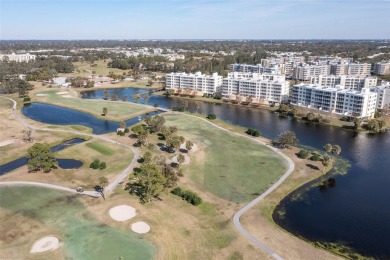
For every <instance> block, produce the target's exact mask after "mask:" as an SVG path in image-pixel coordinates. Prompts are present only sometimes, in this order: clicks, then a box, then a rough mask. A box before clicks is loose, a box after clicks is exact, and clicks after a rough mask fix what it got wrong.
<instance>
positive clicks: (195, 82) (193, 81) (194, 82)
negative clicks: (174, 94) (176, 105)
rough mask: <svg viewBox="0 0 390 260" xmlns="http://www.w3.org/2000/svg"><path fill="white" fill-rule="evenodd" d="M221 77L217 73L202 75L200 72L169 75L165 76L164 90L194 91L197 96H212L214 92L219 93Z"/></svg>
mask: <svg viewBox="0 0 390 260" xmlns="http://www.w3.org/2000/svg"><path fill="white" fill-rule="evenodd" d="M221 86H222V76H218V73H213V74H212V75H204V74H202V73H201V72H196V73H195V74H192V73H189V74H187V73H184V72H179V73H170V74H166V75H165V87H166V89H174V90H178V89H182V90H190V91H194V92H195V91H196V92H198V94H201V93H203V94H209V95H212V94H214V93H216V92H221Z"/></svg>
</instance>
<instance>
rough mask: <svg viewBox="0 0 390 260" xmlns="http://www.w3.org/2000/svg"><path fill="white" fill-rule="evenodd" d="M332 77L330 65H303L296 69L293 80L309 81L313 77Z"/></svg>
mask: <svg viewBox="0 0 390 260" xmlns="http://www.w3.org/2000/svg"><path fill="white" fill-rule="evenodd" d="M320 75H330V66H329V65H307V64H302V65H299V66H297V67H295V68H294V70H293V75H292V78H293V79H295V80H301V81H308V80H310V78H312V77H318V76H320Z"/></svg>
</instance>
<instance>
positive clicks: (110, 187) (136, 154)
mask: <svg viewBox="0 0 390 260" xmlns="http://www.w3.org/2000/svg"><path fill="white" fill-rule="evenodd" d="M0 97H2V98H6V99H8V100H10V101H12V102H13V106H12V108H13V111H12V113H13V115H14V116H15V118H16V119H17V120H18V121H19V122H20V123H21V124H23V125H24V126H25V127H27V128H30V129H32V130H41V131H48V132H61V133H70V134H76V135H83V136H89V137H93V138H97V139H101V140H104V141H107V142H110V143H113V144H117V145H120V146H123V147H125V148H128V149H130V150H131V151H132V152H133V153H134V157H133V160H132V161H131V163H130V164H129V165H128V166H127V167H126V169H124V170H123V171H122V172H121V173H120V174H119V175H118V176H117V177H116V178H115V179H114V180H113V181H112V182H111V183H110V184H109V185H108V186H107V187H106V188H105V189H104V190H105V192H107V191H112V190H113V189H114V188H115V187H116V186H117V185H118V184H119V183H120V182H122V181H124V180H125V179H126V177H127V175H128V172H129V171H130V170H131V169H133V168H134V164H135V163H136V162H137V160H138V157H139V152H138V150H137V149H135V148H134V147H133V146H130V145H127V144H124V143H120V142H118V141H116V140H113V139H111V138H108V137H105V136H100V135H95V134H87V133H83V132H78V131H71V130H61V129H50V128H40V127H36V126H33V125H30V124H28V123H27V122H26V121H24V120H23V119H22V118H21V117H20V116H19V115H18V113H17V103H16V101H15V100H13V99H12V98H8V97H3V96H0ZM23 183H24V184H25V185H28V182H23ZM0 184H1V183H0ZM35 184H37V182H31V185H35ZM38 184H39V185H38V186H42V185H41V184H44V183H38ZM8 185H22V184H21V183H20V182H9V183H8ZM45 187H47V188H54V187H57V189H58V187H61V186H56V185H52V186H51V184H48V185H46V186H45ZM61 188H63V190H66V191H70V192H73V193H78V192H77V191H76V190H75V189H70V188H66V187H61ZM79 194H85V195H90V196H92V195H91V194H95V195H96V194H99V193H97V192H95V191H84V192H83V193H79Z"/></svg>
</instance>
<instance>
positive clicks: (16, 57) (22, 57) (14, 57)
mask: <svg viewBox="0 0 390 260" xmlns="http://www.w3.org/2000/svg"><path fill="white" fill-rule="evenodd" d="M35 58H36V55H31V54H30V53H25V54H15V53H12V54H0V61H16V62H29V61H30V60H35Z"/></svg>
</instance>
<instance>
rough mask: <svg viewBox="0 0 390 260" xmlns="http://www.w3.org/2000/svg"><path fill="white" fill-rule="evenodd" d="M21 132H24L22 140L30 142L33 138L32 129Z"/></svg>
mask: <svg viewBox="0 0 390 260" xmlns="http://www.w3.org/2000/svg"><path fill="white" fill-rule="evenodd" d="M22 133H23V134H24V138H23V140H24V141H25V142H32V141H33V140H34V137H33V136H32V130H31V129H30V128H27V129H25V130H23V131H22Z"/></svg>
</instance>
